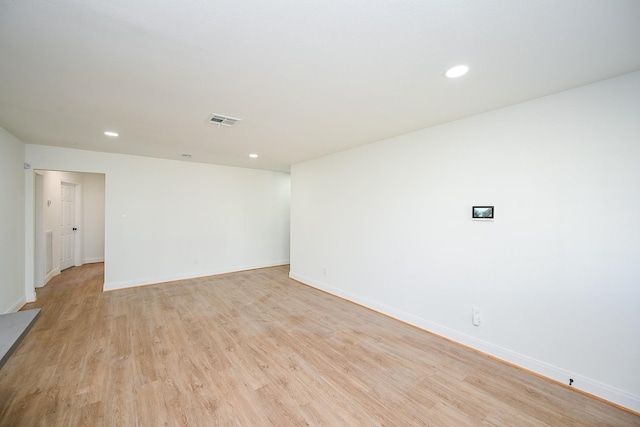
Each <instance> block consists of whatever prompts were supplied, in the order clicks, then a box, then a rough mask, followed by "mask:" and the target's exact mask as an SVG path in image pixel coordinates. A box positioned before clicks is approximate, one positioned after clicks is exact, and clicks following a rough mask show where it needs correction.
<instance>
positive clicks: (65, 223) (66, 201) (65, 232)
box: [60, 182, 76, 270]
mask: <svg viewBox="0 0 640 427" xmlns="http://www.w3.org/2000/svg"><path fill="white" fill-rule="evenodd" d="M74 196H75V186H74V185H73V184H67V183H66V182H63V183H61V184H60V207H61V214H60V242H61V247H60V270H64V269H65V268H69V267H72V266H73V260H74V258H73V255H74V252H75V236H74V231H75V212H76V207H75V200H74Z"/></svg>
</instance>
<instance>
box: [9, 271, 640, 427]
mask: <svg viewBox="0 0 640 427" xmlns="http://www.w3.org/2000/svg"><path fill="white" fill-rule="evenodd" d="M287 275H288V266H283V267H274V268H265V269H260V270H252V271H247V272H241V273H234V274H227V275H221V276H213V277H206V278H199V279H192V280H185V281H177V282H172V283H165V284H159V285H152V286H146V287H140V288H134V289H127V290H120V291H114V292H107V293H103V292H102V290H101V287H102V282H103V279H102V277H103V266H102V264H89V265H85V266H83V267H74V268H71V269H69V270H67V271H65V272H63V274H61V275H60V276H58V277H56V278H54V279H53V280H52V281H51V282H50V283H49V284H48V285H47V286H46V287H45V288H43V289H40V290H38V301H37V302H36V303H34V304H29V305H28V306H26V307H25V308H36V307H39V308H42V315H41V317H40V319H39V320H38V322H37V323H36V325H35V326H34V327H33V329H32V330H31V331H30V332H29V334H28V335H27V337H26V338H25V340H24V341H23V342H22V344H21V345H20V347H19V348H18V349H17V351H16V352H15V353H14V355H13V356H12V357H11V358H10V359H9V361H8V362H7V364H6V365H5V366H4V367H3V368H2V369H1V370H0V426H184V425H189V426H218V425H219V426H280V427H282V426H307V425H309V426H420V425H428V426H544V425H548V426H640V417H638V416H635V415H633V414H631V413H628V412H625V411H623V410H620V409H618V408H615V407H613V406H611V405H608V404H606V403H603V402H600V401H598V400H595V399H591V398H589V397H587V396H584V395H581V394H579V393H576V392H574V391H572V390H569V389H567V388H565V387H562V386H560V385H558V384H555V383H552V382H549V381H546V380H544V379H541V378H538V377H536V376H534V375H531V374H528V373H526V372H523V371H521V370H519V369H516V368H513V367H511V366H508V365H505V364H502V363H500V362H498V361H496V360H493V359H491V358H489V357H486V356H484V355H481V354H478V353H476V352H473V351H471V350H469V349H466V348H464V347H461V346H458V345H456V344H453V343H451V342H448V341H446V340H443V339H440V338H438V337H435V336H433V335H431V334H428V333H426V332H424V331H420V330H418V329H416V328H413V327H410V326H408V325H405V324H403V323H400V322H397V321H394V320H392V319H389V318H387V317H385V316H382V315H380V314H377V313H374V312H372V311H370V310H367V309H365V308H362V307H359V306H357V305H354V304H351V303H349V302H346V301H343V300H341V299H339V298H336V297H333V296H330V295H327V294H325V293H322V292H319V291H317V290H314V289H312V288H309V287H307V286H304V285H302V284H299V283H297V282H295V281H293V280H291V279H289V278H288V277H287Z"/></svg>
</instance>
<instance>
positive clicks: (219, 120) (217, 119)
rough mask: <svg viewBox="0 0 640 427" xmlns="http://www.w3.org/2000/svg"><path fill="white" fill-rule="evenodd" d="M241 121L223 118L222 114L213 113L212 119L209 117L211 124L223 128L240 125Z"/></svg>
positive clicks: (233, 118)
mask: <svg viewBox="0 0 640 427" xmlns="http://www.w3.org/2000/svg"><path fill="white" fill-rule="evenodd" d="M240 120H241V119H236V118H235V117H229V116H223V115H222V114H216V113H213V114H212V115H211V117H209V123H213V124H214V125H223V126H233V125H235V124H236V123H238V122H239V121H240Z"/></svg>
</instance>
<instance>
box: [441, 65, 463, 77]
mask: <svg viewBox="0 0 640 427" xmlns="http://www.w3.org/2000/svg"><path fill="white" fill-rule="evenodd" d="M468 71H469V67H468V66H466V65H456V66H455V67H451V68H449V69H448V70H447V71H446V72H445V73H444V76H445V77H446V78H448V79H455V78H457V77H462V76H464V75H465V74H467V72H468Z"/></svg>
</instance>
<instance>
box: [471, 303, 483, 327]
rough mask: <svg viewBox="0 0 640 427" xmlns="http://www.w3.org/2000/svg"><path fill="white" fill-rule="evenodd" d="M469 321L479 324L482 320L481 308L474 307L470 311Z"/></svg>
mask: <svg viewBox="0 0 640 427" xmlns="http://www.w3.org/2000/svg"><path fill="white" fill-rule="evenodd" d="M471 321H472V322H473V324H474V325H476V326H480V322H482V310H480V309H479V308H475V307H474V308H473V309H472V311H471Z"/></svg>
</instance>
